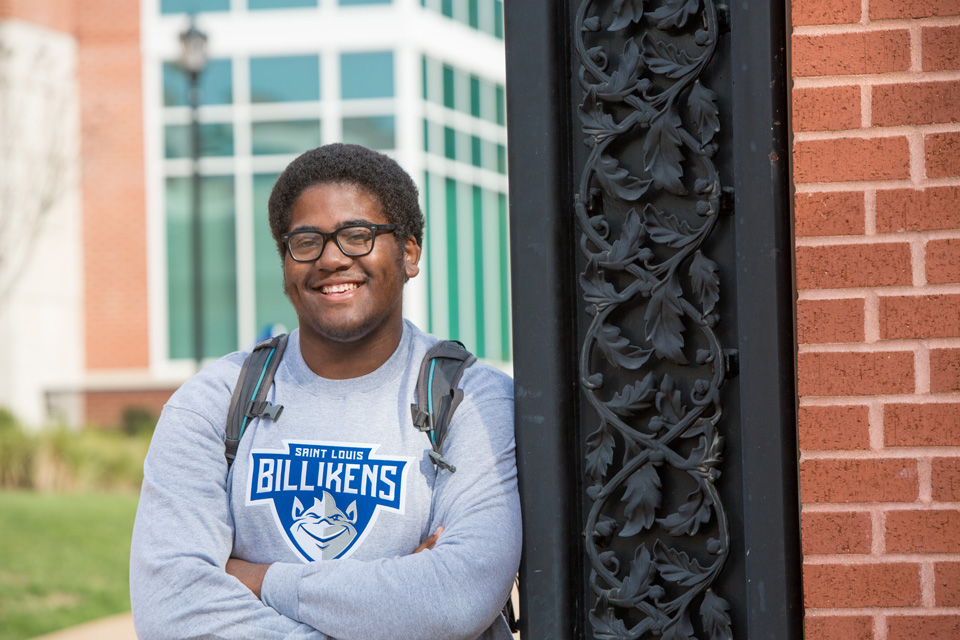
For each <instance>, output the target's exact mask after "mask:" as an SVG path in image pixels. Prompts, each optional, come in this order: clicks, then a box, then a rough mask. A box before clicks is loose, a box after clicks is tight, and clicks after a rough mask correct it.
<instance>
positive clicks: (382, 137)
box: [343, 116, 396, 150]
mask: <svg viewBox="0 0 960 640" xmlns="http://www.w3.org/2000/svg"><path fill="white" fill-rule="evenodd" d="M395 128H396V125H395V123H394V119H393V116H362V117H356V118H344V119H343V141H344V142H349V143H352V144H362V145H363V146H365V147H370V148H371V149H381V150H382V149H393V148H394V147H395V146H396V141H395V139H396V131H395Z"/></svg>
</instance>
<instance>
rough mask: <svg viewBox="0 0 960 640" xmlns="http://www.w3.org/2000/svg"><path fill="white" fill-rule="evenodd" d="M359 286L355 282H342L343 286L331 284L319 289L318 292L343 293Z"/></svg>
mask: <svg viewBox="0 0 960 640" xmlns="http://www.w3.org/2000/svg"><path fill="white" fill-rule="evenodd" d="M359 286H360V285H358V284H357V283H356V282H344V283H343V284H331V285H327V286H325V287H320V291H322V292H323V293H343V292H344V291H352V290H353V289H356V288H357V287H359Z"/></svg>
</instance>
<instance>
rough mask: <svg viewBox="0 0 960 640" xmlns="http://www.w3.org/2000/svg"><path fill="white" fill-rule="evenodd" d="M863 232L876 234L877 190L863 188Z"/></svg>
mask: <svg viewBox="0 0 960 640" xmlns="http://www.w3.org/2000/svg"><path fill="white" fill-rule="evenodd" d="M863 212H864V215H865V219H864V221H863V232H864V233H865V234H866V235H871V236H873V235H876V234H877V190H876V189H865V190H864V192H863Z"/></svg>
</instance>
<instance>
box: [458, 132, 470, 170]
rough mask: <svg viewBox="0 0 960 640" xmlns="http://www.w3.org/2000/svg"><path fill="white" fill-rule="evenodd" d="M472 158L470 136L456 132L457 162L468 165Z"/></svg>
mask: <svg viewBox="0 0 960 640" xmlns="http://www.w3.org/2000/svg"><path fill="white" fill-rule="evenodd" d="M471 157H472V145H471V143H470V134H468V133H464V132H463V131H457V160H458V161H460V162H463V163H464V164H469V163H470V159H471Z"/></svg>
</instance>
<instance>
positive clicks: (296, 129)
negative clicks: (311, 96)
mask: <svg viewBox="0 0 960 640" xmlns="http://www.w3.org/2000/svg"><path fill="white" fill-rule="evenodd" d="M250 134H251V147H252V148H251V151H252V152H253V155H255V156H261V155H276V154H299V153H302V152H303V151H305V150H307V149H312V148H313V147H319V146H320V144H321V142H320V121H319V120H271V121H265V122H253V123H252V124H251V131H250Z"/></svg>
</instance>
